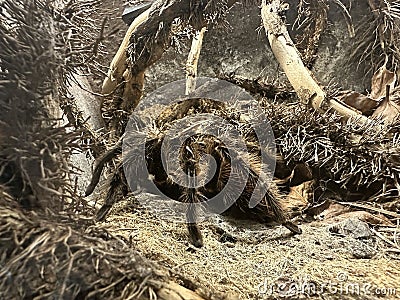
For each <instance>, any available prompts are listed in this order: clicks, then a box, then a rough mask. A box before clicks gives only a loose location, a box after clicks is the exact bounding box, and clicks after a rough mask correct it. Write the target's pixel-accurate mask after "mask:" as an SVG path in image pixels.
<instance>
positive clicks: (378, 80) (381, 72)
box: [370, 62, 397, 99]
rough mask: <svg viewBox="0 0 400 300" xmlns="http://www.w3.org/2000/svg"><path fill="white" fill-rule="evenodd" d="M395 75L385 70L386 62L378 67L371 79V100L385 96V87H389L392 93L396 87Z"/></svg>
mask: <svg viewBox="0 0 400 300" xmlns="http://www.w3.org/2000/svg"><path fill="white" fill-rule="evenodd" d="M396 80H397V75H396V73H394V72H391V71H389V70H388V69H386V62H385V63H384V65H383V66H382V67H380V68H379V69H378V70H377V71H376V72H375V74H374V76H373V77H372V81H371V95H370V97H371V98H372V99H379V98H382V97H385V96H386V86H387V85H389V86H390V90H391V91H393V90H394V88H395V86H396Z"/></svg>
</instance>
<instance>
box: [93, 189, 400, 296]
mask: <svg viewBox="0 0 400 300" xmlns="http://www.w3.org/2000/svg"><path fill="white" fill-rule="evenodd" d="M150 197H152V196H149V195H146V194H144V195H143V194H142V195H141V196H140V198H139V200H143V199H146V198H150ZM135 203H136V204H135ZM140 203H141V204H143V202H140ZM141 204H139V206H141ZM137 206H138V204H137V202H136V201H135V200H133V197H131V199H127V200H125V201H122V202H119V203H118V204H117V205H115V207H114V209H113V211H112V212H111V214H110V215H109V217H108V218H107V220H106V221H105V222H103V223H98V226H99V227H103V228H106V229H107V230H109V231H110V232H111V233H112V234H114V235H117V236H118V237H120V238H122V239H123V240H125V241H126V242H127V243H128V244H130V245H131V247H133V248H135V249H137V250H138V251H139V253H141V254H143V256H145V257H147V258H149V259H151V260H153V261H156V262H158V263H159V264H161V265H164V266H166V267H167V268H168V269H172V270H174V271H177V272H178V273H181V274H182V275H183V276H184V277H186V278H188V279H190V280H192V281H193V282H195V283H196V284H198V285H199V286H202V287H205V288H208V289H209V290H210V291H212V292H213V291H215V292H223V293H229V294H233V295H237V298H238V299H282V298H285V299H287V298H293V299H298V298H299V299H306V298H309V297H311V298H314V299H377V298H381V297H382V298H385V299H397V298H400V255H399V253H398V252H397V253H396V250H395V249H393V247H392V246H395V245H392V246H391V245H390V244H389V245H388V243H387V242H385V241H384V240H382V237H383V235H381V234H380V233H379V232H382V231H383V230H386V231H388V230H389V231H392V232H393V233H391V235H395V234H396V232H397V234H399V233H400V229H399V228H397V229H396V228H392V229H387V228H386V229H383V228H382V227H380V228H379V227H375V228H372V231H368V228H367V233H362V232H361V234H360V232H358V233H357V232H352V233H350V234H349V235H341V234H334V233H332V231H335V230H332V224H337V223H338V222H339V223H340V222H343V220H345V221H344V222H348V221H346V220H348V219H347V217H346V216H344V217H343V218H342V217H340V216H339V217H336V218H325V219H324V218H323V216H319V218H320V219H321V220H314V221H311V222H304V220H303V222H301V227H302V229H303V234H302V235H298V236H292V235H290V232H289V231H288V230H287V229H286V228H283V227H282V226H276V227H271V226H266V225H263V224H257V223H252V222H251V221H234V220H230V219H228V218H224V217H220V216H215V217H212V218H210V219H208V220H207V221H205V222H203V223H202V224H201V230H202V233H203V235H204V244H205V246H204V247H203V248H201V249H196V248H193V247H192V246H191V245H190V244H189V243H188V239H187V233H186V226H185V225H184V224H179V223H176V222H172V221H169V220H166V219H165V218H162V217H161V216H162V215H163V214H160V213H154V211H153V212H151V211H150V210H148V209H146V208H144V207H139V208H136V207H137ZM361 227H362V226H361ZM375 230H376V231H375ZM376 232H378V233H376ZM377 234H378V235H381V236H380V237H379V236H377ZM357 235H358V236H357ZM356 236H357V238H355V237H356ZM386 236H387V233H386ZM394 241H396V236H395V237H394ZM397 241H398V239H397Z"/></svg>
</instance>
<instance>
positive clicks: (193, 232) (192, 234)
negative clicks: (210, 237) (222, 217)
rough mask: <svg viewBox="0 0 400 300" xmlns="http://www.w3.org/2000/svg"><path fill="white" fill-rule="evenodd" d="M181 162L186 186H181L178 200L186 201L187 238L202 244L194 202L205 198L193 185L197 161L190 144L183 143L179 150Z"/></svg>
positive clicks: (195, 243) (194, 242)
mask: <svg viewBox="0 0 400 300" xmlns="http://www.w3.org/2000/svg"><path fill="white" fill-rule="evenodd" d="M180 158H181V163H182V167H183V170H184V171H185V174H186V176H187V180H186V186H185V187H182V195H181V197H180V199H179V200H180V201H181V202H183V203H187V204H188V206H187V210H186V222H187V228H188V233H189V240H190V242H191V244H192V245H194V246H195V247H202V246H203V237H202V234H201V232H200V229H199V227H198V225H197V219H198V218H197V213H198V212H197V208H196V203H200V202H202V201H204V200H206V197H205V196H204V195H203V194H202V193H201V192H200V191H199V190H198V189H197V188H196V187H195V177H196V174H197V167H198V162H197V160H196V155H195V152H194V150H193V149H192V147H191V146H190V145H186V146H185V145H184V146H183V149H182V152H181V157H180Z"/></svg>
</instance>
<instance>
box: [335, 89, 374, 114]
mask: <svg viewBox="0 0 400 300" xmlns="http://www.w3.org/2000/svg"><path fill="white" fill-rule="evenodd" d="M338 99H339V100H340V101H342V102H344V103H346V104H347V105H349V106H351V107H353V108H355V109H357V110H359V111H361V112H362V114H363V115H366V116H370V115H372V113H373V112H374V110H375V109H376V108H377V107H378V106H379V103H380V102H381V101H379V100H375V99H372V98H370V97H368V96H365V95H363V94H361V93H358V92H353V91H346V92H343V93H342V94H341V95H339V96H338Z"/></svg>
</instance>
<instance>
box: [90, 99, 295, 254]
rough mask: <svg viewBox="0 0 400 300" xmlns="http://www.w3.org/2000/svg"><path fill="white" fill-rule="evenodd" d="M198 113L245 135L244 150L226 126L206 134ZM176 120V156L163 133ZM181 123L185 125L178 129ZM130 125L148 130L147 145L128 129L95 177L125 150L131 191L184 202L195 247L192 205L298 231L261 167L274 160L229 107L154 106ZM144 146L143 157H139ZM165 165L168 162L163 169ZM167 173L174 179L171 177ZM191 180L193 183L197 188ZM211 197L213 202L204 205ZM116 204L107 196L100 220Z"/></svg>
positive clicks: (203, 102)
mask: <svg viewBox="0 0 400 300" xmlns="http://www.w3.org/2000/svg"><path fill="white" fill-rule="evenodd" d="M201 114H212V115H214V116H218V117H219V118H221V119H223V120H225V121H226V122H227V123H229V124H230V125H231V126H232V127H233V128H235V129H236V130H237V132H238V133H239V134H240V135H241V136H242V137H243V140H244V145H245V149H244V150H238V149H239V148H240V147H238V146H237V143H238V142H237V141H236V139H237V137H236V136H233V135H232V133H229V132H224V128H218V130H219V133H220V134H219V135H218V136H216V135H212V134H209V133H207V130H206V129H205V128H206V127H207V124H205V123H207V122H209V121H207V120H204V119H202V118H201V117H199V116H201ZM177 122H181V123H180V124H179V125H177V126H179V128H180V129H181V130H180V131H177V132H175V134H176V136H174V138H175V139H177V140H178V141H179V148H178V152H177V153H176V151H173V150H174V149H172V148H171V146H170V145H169V144H168V142H166V139H167V137H166V132H168V130H170V129H171V128H172V127H173V126H175V125H176V124H177ZM182 122H183V124H186V125H187V126H185V127H182ZM131 125H132V126H134V127H136V128H141V130H142V129H143V128H144V127H146V126H148V127H147V128H149V127H150V128H151V129H150V130H149V131H148V132H147V133H146V134H147V137H146V139H145V142H144V140H140V139H137V138H136V136H135V137H133V138H132V137H131V136H130V134H129V130H130V129H129V126H127V129H126V133H125V137H124V146H123V147H122V143H119V145H118V146H117V147H116V148H114V149H112V150H110V152H109V153H106V154H105V155H104V156H103V157H102V158H101V159H100V160H99V162H98V164H97V166H96V168H95V172H94V178H96V177H97V180H98V177H99V174H100V172H101V169H102V168H103V166H104V164H105V162H106V161H109V160H110V158H112V157H113V153H114V154H115V153H117V152H118V153H121V152H122V148H124V155H123V162H122V163H121V165H120V166H119V172H121V169H122V168H124V174H125V175H126V178H127V179H128V180H130V183H129V186H130V187H131V189H134V188H135V187H137V186H140V187H141V188H143V189H144V190H147V191H149V192H151V193H158V194H159V193H160V192H161V193H163V194H164V195H165V196H167V197H168V198H170V199H173V200H176V201H179V202H183V203H186V204H188V205H187V206H186V207H187V210H186V222H187V228H188V232H189V238H190V242H191V243H192V244H193V245H194V246H197V247H201V246H202V245H203V240H202V235H201V232H200V230H199V228H198V226H197V224H196V220H198V213H199V212H198V208H196V205H195V204H201V205H203V204H204V206H205V207H207V209H210V210H211V211H218V209H219V207H221V205H222V206H223V207H226V208H227V210H226V211H225V212H223V213H224V214H236V215H237V214H241V215H245V216H252V218H253V219H257V220H259V221H261V222H268V221H275V222H277V223H279V224H282V225H284V226H285V227H287V228H288V229H289V230H290V231H292V232H293V233H297V234H300V233H301V229H300V228H299V227H298V226H297V225H295V224H294V223H292V222H290V221H289V220H288V218H287V216H286V214H285V212H284V210H283V208H282V206H281V203H280V201H281V199H282V196H281V195H280V194H279V192H278V189H277V187H276V185H275V184H274V183H273V182H272V181H271V180H268V179H267V178H268V176H267V175H268V174H267V172H268V171H267V170H265V168H263V167H262V164H263V161H262V154H263V155H264V157H267V160H270V161H271V162H275V157H274V156H273V155H271V154H269V151H268V150H267V149H262V147H261V146H260V143H259V142H258V137H257V135H256V133H255V131H254V129H253V128H252V126H250V125H249V124H248V123H247V122H246V120H245V119H244V117H243V115H242V114H241V113H240V111H237V110H235V109H229V108H228V107H227V105H225V103H221V102H218V101H215V100H210V99H204V98H197V99H189V100H185V101H181V102H178V103H175V104H172V105H169V106H163V105H154V106H152V107H150V108H149V109H146V110H144V111H143V112H142V113H141V114H140V116H139V117H138V118H136V119H135V120H134V122H133V124H131ZM213 126H215V124H213ZM222 126H224V125H221V127H222ZM188 127H190V128H192V129H193V128H194V134H191V135H190V136H186V135H185V134H184V132H185V128H188ZM141 141H142V142H141ZM143 142H144V143H145V146H144V148H145V155H144V158H142V157H141V155H139V154H138V153H139V152H140V150H139V148H140V147H143ZM163 144H164V145H163ZM175 150H176V149H175ZM271 156H272V157H271ZM176 157H178V159H177V160H178V164H177V165H175V168H176V170H174V169H172V170H171V166H170V165H168V161H169V160H172V159H174V158H175V159H176ZM163 161H164V162H165V161H167V166H166V168H167V170H166V168H165V167H164V165H163ZM146 174H147V176H146ZM171 174H177V175H176V177H175V178H173V179H172V177H171ZM179 174H180V175H179ZM148 175H150V176H148ZM119 178H120V177H119ZM94 181H96V179H94ZM190 181H196V184H191V182H190ZM92 182H93V180H92ZM192 183H193V182H192ZM94 186H95V184H93V183H92V184H91V186H89V188H88V191H87V194H90V193H91V192H92V191H93V188H94ZM240 186H242V188H241V187H240ZM259 187H261V191H260V188H259ZM252 197H253V198H252ZM254 198H255V199H257V200H256V202H257V203H255V205H251V203H250V200H251V199H254ZM209 199H216V201H214V202H212V203H208V200H209ZM114 201H115V198H111V197H107V199H106V203H105V204H104V205H103V206H102V207H101V209H100V210H99V212H98V214H97V219H98V220H103V219H104V218H105V217H106V215H107V213H108V212H109V210H110V209H111V208H112V205H113V203H114ZM215 203H217V204H216V205H215ZM217 206H218V207H217Z"/></svg>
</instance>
